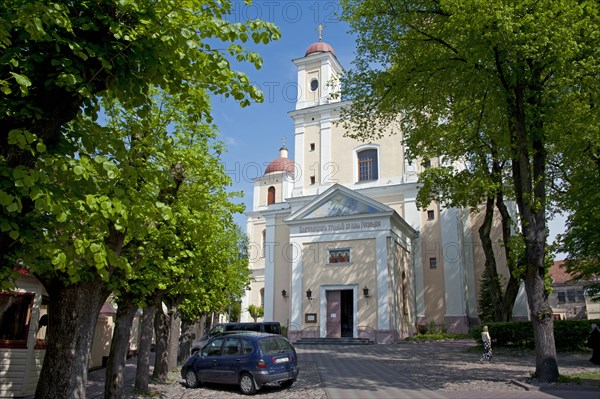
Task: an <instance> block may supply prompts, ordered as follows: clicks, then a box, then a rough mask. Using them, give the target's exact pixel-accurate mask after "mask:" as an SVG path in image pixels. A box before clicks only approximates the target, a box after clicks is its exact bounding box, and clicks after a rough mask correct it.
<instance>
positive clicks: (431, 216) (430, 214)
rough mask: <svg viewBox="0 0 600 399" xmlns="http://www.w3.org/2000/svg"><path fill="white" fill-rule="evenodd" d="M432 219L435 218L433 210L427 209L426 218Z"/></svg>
mask: <svg viewBox="0 0 600 399" xmlns="http://www.w3.org/2000/svg"><path fill="white" fill-rule="evenodd" d="M433 219H435V212H434V211H427V220H433Z"/></svg>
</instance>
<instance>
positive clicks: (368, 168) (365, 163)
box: [357, 149, 379, 181]
mask: <svg viewBox="0 0 600 399" xmlns="http://www.w3.org/2000/svg"><path fill="white" fill-rule="evenodd" d="M357 156H358V181H367V180H377V179H378V178H379V171H378V169H377V150H375V149H368V150H363V151H361V152H359V153H357Z"/></svg>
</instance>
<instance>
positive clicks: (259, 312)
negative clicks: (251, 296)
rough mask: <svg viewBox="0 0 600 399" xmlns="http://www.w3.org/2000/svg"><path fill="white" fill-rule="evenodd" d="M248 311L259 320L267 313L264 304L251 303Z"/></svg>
mask: <svg viewBox="0 0 600 399" xmlns="http://www.w3.org/2000/svg"><path fill="white" fill-rule="evenodd" d="M248 313H250V317H252V318H253V319H254V321H257V320H258V318H259V317H263V316H264V315H265V310H264V309H263V307H262V306H257V305H250V306H248Z"/></svg>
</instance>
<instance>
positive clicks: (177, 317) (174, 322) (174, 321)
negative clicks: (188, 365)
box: [168, 307, 181, 371]
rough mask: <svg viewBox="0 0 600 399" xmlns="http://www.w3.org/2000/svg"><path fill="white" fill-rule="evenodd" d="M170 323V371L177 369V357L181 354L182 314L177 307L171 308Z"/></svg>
mask: <svg viewBox="0 0 600 399" xmlns="http://www.w3.org/2000/svg"><path fill="white" fill-rule="evenodd" d="M169 315H170V318H169V319H170V323H169V330H170V331H169V354H168V363H169V366H168V367H169V371H172V370H175V369H176V368H177V355H178V353H179V336H180V335H181V313H180V312H179V311H178V310H177V308H176V307H172V308H171V312H169Z"/></svg>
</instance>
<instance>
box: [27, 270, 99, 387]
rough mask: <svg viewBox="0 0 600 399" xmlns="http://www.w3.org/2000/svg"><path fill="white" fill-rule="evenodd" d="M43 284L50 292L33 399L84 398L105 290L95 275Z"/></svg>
mask: <svg viewBox="0 0 600 399" xmlns="http://www.w3.org/2000/svg"><path fill="white" fill-rule="evenodd" d="M44 285H45V287H46V290H47V291H48V294H49V295H50V303H49V306H48V317H49V324H48V326H49V328H48V345H47V347H46V355H45V357H44V363H43V366H42V370H41V372H40V378H39V380H38V384H37V387H36V390H35V398H36V399H62V398H85V388H86V384H87V369H88V365H89V359H90V349H91V345H92V339H93V337H94V331H95V328H96V322H97V320H98V315H99V313H100V309H101V308H102V305H103V304H104V301H105V300H106V298H107V297H108V294H109V291H108V290H106V289H105V287H104V283H103V281H102V280H101V279H100V278H99V277H96V278H95V279H94V280H91V281H85V282H80V283H77V284H74V285H71V286H67V287H65V286H64V285H63V283H62V282H61V281H58V280H54V281H45V282H44Z"/></svg>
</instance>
